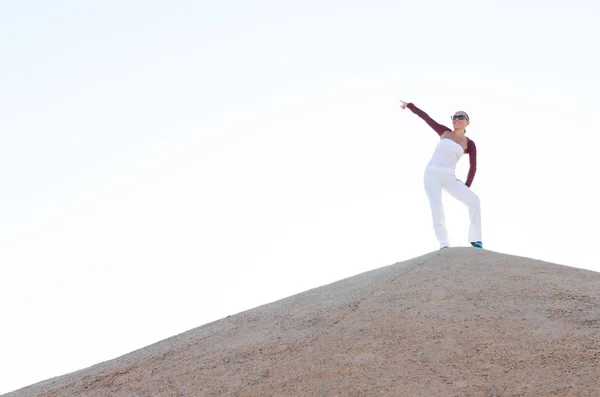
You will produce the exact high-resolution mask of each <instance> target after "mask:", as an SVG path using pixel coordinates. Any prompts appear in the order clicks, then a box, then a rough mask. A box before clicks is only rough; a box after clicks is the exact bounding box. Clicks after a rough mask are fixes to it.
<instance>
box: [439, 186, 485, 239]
mask: <svg viewBox="0 0 600 397" xmlns="http://www.w3.org/2000/svg"><path fill="white" fill-rule="evenodd" d="M444 188H445V189H446V190H447V191H448V193H449V194H450V195H451V196H452V197H454V198H456V199H457V200H459V201H460V202H461V203H463V204H464V205H466V206H467V207H468V209H469V219H470V223H471V224H470V226H469V242H476V241H482V238H481V237H482V236H481V205H480V203H479V196H477V195H476V194H475V193H474V192H473V191H472V190H471V189H470V188H469V187H468V186H467V185H465V184H464V183H463V182H461V181H459V180H458V179H456V178H453V179H450V178H449V180H447V181H446V183H445V186H444Z"/></svg>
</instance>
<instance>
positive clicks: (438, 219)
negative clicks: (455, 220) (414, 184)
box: [423, 171, 450, 248]
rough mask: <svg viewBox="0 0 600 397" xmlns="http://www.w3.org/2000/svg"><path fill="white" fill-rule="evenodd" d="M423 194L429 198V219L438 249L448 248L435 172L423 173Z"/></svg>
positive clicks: (440, 195)
mask: <svg viewBox="0 0 600 397" xmlns="http://www.w3.org/2000/svg"><path fill="white" fill-rule="evenodd" d="M423 184H424V185H425V193H427V197H428V198H429V207H430V208H431V218H432V220H433V231H434V232H435V236H436V237H437V239H438V241H439V242H440V248H443V247H448V246H449V245H450V242H449V241H448V232H447V231H446V220H445V218H444V207H443V205H442V181H441V178H440V177H439V175H438V173H436V172H435V171H425V175H424V178H423Z"/></svg>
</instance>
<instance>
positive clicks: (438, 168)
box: [400, 101, 483, 249]
mask: <svg viewBox="0 0 600 397" xmlns="http://www.w3.org/2000/svg"><path fill="white" fill-rule="evenodd" d="M400 102H402V109H406V108H409V109H410V110H411V111H412V112H413V113H415V114H416V115H417V116H419V117H420V118H422V119H423V120H425V122H426V123H427V124H428V125H429V126H430V127H431V128H433V129H434V131H435V132H437V133H438V135H439V136H440V142H439V143H438V145H437V147H436V149H435V151H434V152H433V156H432V157H431V160H430V161H429V163H428V164H427V167H426V168H425V175H424V179H423V182H424V185H425V192H426V193H427V197H428V198H429V205H430V207H431V216H432V218H433V230H434V231H435V235H436V237H437V239H438V240H439V242H440V249H443V248H447V247H449V246H450V242H449V241H448V232H447V231H446V222H445V219H444V208H443V206H442V189H443V190H445V191H447V192H448V193H449V194H450V195H451V196H453V197H454V198H456V199H457V200H459V201H460V202H462V203H463V204H465V205H466V206H467V207H468V208H469V218H470V221H471V224H470V226H469V242H470V243H471V245H472V246H473V247H477V248H483V245H482V243H481V240H482V239H481V208H480V204H479V197H478V196H477V195H476V194H475V193H474V192H473V191H472V190H471V189H470V187H471V184H472V183H473V178H474V177H475V171H476V170H477V148H476V147H475V142H473V141H472V140H471V139H469V138H467V137H466V136H465V133H466V131H467V130H466V127H467V126H468V125H469V124H470V123H469V116H468V115H467V113H465V112H462V111H459V112H456V113H455V114H454V116H452V125H453V126H454V130H451V129H450V128H448V127H446V126H444V125H441V124H439V123H437V122H436V121H434V120H433V119H431V117H429V116H428V115H427V113H425V112H424V111H422V110H421V109H419V108H417V107H416V106H415V105H414V104H412V103H406V102H404V101H400ZM464 153H468V154H469V159H470V163H469V164H470V167H469V173H468V175H467V181H466V182H465V183H464V184H463V183H462V182H461V181H460V180H458V179H457V178H456V176H455V170H456V163H458V160H460V158H461V157H462V155H463V154H464Z"/></svg>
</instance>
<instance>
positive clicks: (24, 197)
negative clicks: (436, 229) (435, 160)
mask: <svg viewBox="0 0 600 397" xmlns="http://www.w3.org/2000/svg"><path fill="white" fill-rule="evenodd" d="M217 3H219V4H218V5H217ZM367 4H368V5H367ZM598 17H600V5H598V3H597V2H592V1H589V0H581V1H579V0H575V1H569V2H563V1H560V2H559V1H555V0H550V1H548V0H539V1H525V2H523V1H516V0H514V1H501V2H500V1H497V2H493V1H475V0H472V1H453V2H446V1H441V0H438V1H429V2H416V1H410V2H408V1H406V2H403V1H400V2H399V1H370V2H357V1H343V2H342V1H323V0H319V1H316V0H315V1H313V0H308V1H303V2H300V3H298V2H295V3H294V4H292V2H282V1H244V2H242V1H228V2H214V1H211V2H208V1H203V0H201V1H191V0H189V1H169V2H167V1H164V2H158V1H148V0H146V1H141V0H139V1H136V0H129V1H123V0H119V1H117V0H112V1H102V2H100V1H97V2H82V1H76V0H67V1H61V2H56V1H55V2H47V1H18V2H17V1H11V2H8V1H3V2H1V3H0V52H1V56H0V71H1V74H0V87H1V89H0V134H1V135H0V136H1V138H2V139H1V145H0V170H1V174H0V175H1V187H0V192H1V195H0V200H1V201H0V204H1V205H0V220H1V223H0V269H1V271H2V272H1V278H0V282H1V284H0V321H1V323H0V351H1V352H2V353H1V354H0V374H2V375H1V376H0V393H5V392H8V391H11V390H14V389H17V388H20V387H23V386H26V385H29V384H32V383H36V382H38V381H42V380H44V379H47V378H51V377H54V376H58V375H62V374H65V373H68V372H72V371H75V370H79V369H82V368H85V367H87V366H90V365H93V364H96V363H99V362H101V361H105V360H109V359H112V358H115V357H117V356H120V355H122V354H125V353H128V352H130V351H133V350H135V349H138V348H142V347H144V346H147V345H149V344H151V343H154V342H157V341H159V340H162V339H164V338H167V337H170V336H173V335H175V334H178V333H181V332H184V331H187V330H189V329H191V328H195V327H197V326H200V325H203V324H205V323H207V322H211V321H214V320H217V319H220V318H223V317H225V316H227V315H230V314H235V313H238V312H240V311H243V310H247V309H251V308H254V307H256V306H259V305H262V304H266V303H269V302H272V301H275V300H278V299H282V298H285V297H287V296H290V295H293V294H296V293H299V292H302V291H305V290H308V289H311V288H315V287H318V286H321V285H324V284H328V283H331V282H334V281H337V280H340V279H343V278H347V277H351V276H353V275H356V274H358V273H361V272H364V271H368V270H372V269H375V268H379V267H383V266H387V265H391V264H393V263H396V262H399V261H404V260H407V259H410V258H413V257H416V256H419V255H423V254H426V253H428V252H431V251H433V250H436V249H437V246H438V243H437V241H436V240H435V236H434V234H433V230H432V227H431V219H430V213H429V205H428V202H427V198H426V196H425V193H424V190H423V185H422V174H423V169H424V167H425V165H426V163H427V162H428V161H429V158H430V156H431V154H432V152H433V149H434V147H435V145H436V143H437V139H438V138H437V135H436V134H435V132H433V131H432V130H431V129H429V127H428V126H427V125H426V124H425V123H424V122H423V121H421V120H420V119H419V118H418V117H417V116H416V115H414V114H412V113H411V112H410V111H408V110H405V111H402V110H400V108H399V102H398V100H399V99H403V100H406V101H412V102H414V103H415V104H416V105H417V106H419V107H421V108H422V109H423V110H425V111H426V112H427V113H429V114H430V115H431V116H432V117H433V118H434V119H436V120H437V121H439V122H441V123H443V124H447V125H450V126H451V122H450V118H449V117H450V115H451V114H453V113H454V112H455V111H457V110H465V111H467V112H468V113H469V115H470V116H471V126H470V128H469V129H468V132H467V135H468V136H469V137H471V139H473V140H474V141H475V142H476V144H477V147H478V171H477V174H476V176H475V180H474V183H473V185H472V189H473V190H474V191H475V192H476V193H477V194H478V195H479V196H480V198H481V201H482V218H483V236H484V239H483V243H484V247H485V248H487V249H490V250H493V251H498V252H503V253H507V254H512V255H519V256H527V257H531V258H535V259H542V260H546V261H550V262H556V263H560V264H564V265H567V266H572V267H578V268H585V269H590V270H595V271H600V263H599V262H598V254H597V247H598V236H599V235H600V232H599V231H598V225H599V224H600V214H599V212H600V211H599V210H598V203H599V202H600V189H599V187H598V182H599V181H600V177H599V175H598V172H599V171H598V169H599V167H598V158H599V154H598V150H599V148H600V138H599V133H600V130H599V128H598V109H600V100H599V99H598V94H597V93H598V91H599V90H600V80H599V78H598V75H597V73H598V70H600V60H599V59H598V51H597V50H596V49H597V47H598V41H599V39H600V25H598V23H597V20H598ZM467 171H468V156H464V157H463V159H462V160H461V162H460V163H459V166H458V177H459V178H461V179H462V180H465V178H466V175H467ZM446 197H447V198H445V208H446V216H447V222H448V227H449V232H450V237H451V240H452V241H451V242H452V243H453V244H454V245H458V246H465V245H467V244H468V241H467V229H468V214H467V210H466V208H464V207H463V206H462V204H460V203H457V202H456V201H454V200H453V199H452V198H450V197H449V196H446Z"/></svg>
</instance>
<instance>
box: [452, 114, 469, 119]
mask: <svg viewBox="0 0 600 397" xmlns="http://www.w3.org/2000/svg"><path fill="white" fill-rule="evenodd" d="M456 119H459V120H469V118H468V117H467V116H465V115H464V114H459V115H454V116H452V120H456Z"/></svg>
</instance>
